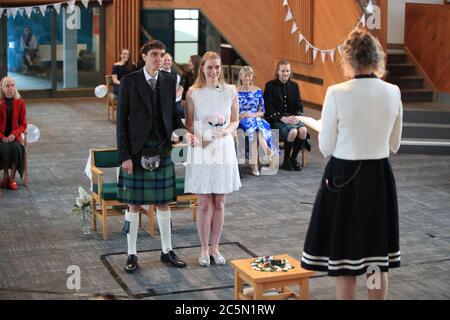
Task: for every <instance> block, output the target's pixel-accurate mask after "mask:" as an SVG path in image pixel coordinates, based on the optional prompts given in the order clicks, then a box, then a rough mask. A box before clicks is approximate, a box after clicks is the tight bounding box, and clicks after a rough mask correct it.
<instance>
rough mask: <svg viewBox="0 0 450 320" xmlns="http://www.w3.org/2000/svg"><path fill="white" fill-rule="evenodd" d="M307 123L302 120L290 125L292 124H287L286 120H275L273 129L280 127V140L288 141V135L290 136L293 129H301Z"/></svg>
mask: <svg viewBox="0 0 450 320" xmlns="http://www.w3.org/2000/svg"><path fill="white" fill-rule="evenodd" d="M304 126H305V125H304V124H303V123H301V122H299V123H297V124H295V125H290V124H286V123H284V122H275V123H274V124H273V129H278V130H279V132H280V135H279V137H280V140H281V141H286V140H287V138H288V136H289V132H291V130H292V129H300V128H303V127H304Z"/></svg>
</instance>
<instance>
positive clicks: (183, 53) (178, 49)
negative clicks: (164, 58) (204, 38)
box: [174, 10, 199, 64]
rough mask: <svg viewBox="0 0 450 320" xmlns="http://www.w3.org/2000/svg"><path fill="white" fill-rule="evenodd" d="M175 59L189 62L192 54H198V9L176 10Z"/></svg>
mask: <svg viewBox="0 0 450 320" xmlns="http://www.w3.org/2000/svg"><path fill="white" fill-rule="evenodd" d="M174 16H175V61H176V62H177V63H180V64H185V63H188V62H189V57H190V56H191V55H195V54H198V31H199V30H198V26H199V22H198V20H199V12H198V10H175V13H174Z"/></svg>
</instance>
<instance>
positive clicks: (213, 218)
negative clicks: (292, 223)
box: [185, 51, 241, 267]
mask: <svg viewBox="0 0 450 320" xmlns="http://www.w3.org/2000/svg"><path fill="white" fill-rule="evenodd" d="M186 100H187V114H186V127H187V128H188V129H189V130H190V132H191V133H194V136H195V143H194V137H193V136H192V135H191V136H189V139H190V140H191V142H192V144H193V145H194V147H192V148H189V151H188V165H187V168H186V179H185V192H186V193H194V194H198V196H199V199H198V205H199V208H198V213H197V227H198V233H199V236H200V242H201V245H202V249H201V255H200V258H199V264H200V265H201V266H204V267H207V266H209V265H210V264H225V263H226V259H225V258H224V257H223V256H222V255H221V254H220V252H219V242H220V237H221V234H222V229H223V224H224V213H225V195H226V194H229V193H232V192H234V191H238V190H239V188H240V186H241V182H240V178H239V169H238V161H237V157H236V151H235V146H234V139H233V133H234V132H235V131H236V129H237V127H238V125H239V102H238V98H237V93H236V88H235V87H234V86H231V85H228V84H225V81H224V78H223V73H222V61H221V59H220V56H219V54H217V53H216V52H212V51H210V52H207V53H205V55H204V56H203V58H202V60H201V63H200V72H199V75H198V78H197V80H196V82H195V84H194V85H193V86H192V87H191V89H190V90H189V92H188V94H187V99H186ZM210 237H211V251H209V239H210Z"/></svg>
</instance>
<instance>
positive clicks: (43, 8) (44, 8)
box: [39, 5, 47, 17]
mask: <svg viewBox="0 0 450 320" xmlns="http://www.w3.org/2000/svg"><path fill="white" fill-rule="evenodd" d="M39 10H40V11H41V13H42V16H43V17H45V12H46V11H47V5H43V6H39Z"/></svg>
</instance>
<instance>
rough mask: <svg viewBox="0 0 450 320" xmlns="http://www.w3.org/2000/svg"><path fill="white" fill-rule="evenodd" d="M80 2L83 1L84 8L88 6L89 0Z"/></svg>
mask: <svg viewBox="0 0 450 320" xmlns="http://www.w3.org/2000/svg"><path fill="white" fill-rule="evenodd" d="M81 2H82V3H83V5H84V7H85V8H86V9H87V8H88V7H89V0H81Z"/></svg>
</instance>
